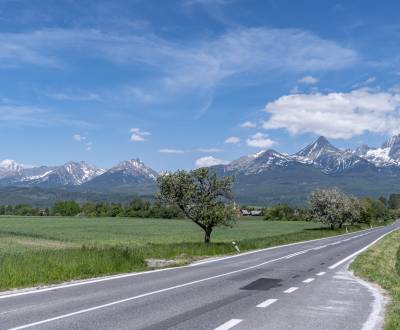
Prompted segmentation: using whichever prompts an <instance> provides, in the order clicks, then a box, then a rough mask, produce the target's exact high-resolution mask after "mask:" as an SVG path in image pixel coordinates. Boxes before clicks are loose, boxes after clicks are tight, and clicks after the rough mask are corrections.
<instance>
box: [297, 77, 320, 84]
mask: <svg viewBox="0 0 400 330" xmlns="http://www.w3.org/2000/svg"><path fill="white" fill-rule="evenodd" d="M318 81H319V80H318V78H315V77H313V76H304V77H303V78H301V79H299V80H298V82H299V83H301V84H307V85H314V84H316V83H317V82H318Z"/></svg>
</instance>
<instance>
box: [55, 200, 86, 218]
mask: <svg viewBox="0 0 400 330" xmlns="http://www.w3.org/2000/svg"><path fill="white" fill-rule="evenodd" d="M80 210H81V209H80V207H79V204H78V203H77V202H75V201H65V202H58V203H56V204H55V205H54V206H53V214H54V215H62V216H72V215H77V214H79V212H80Z"/></svg>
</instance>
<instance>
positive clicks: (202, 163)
mask: <svg viewBox="0 0 400 330" xmlns="http://www.w3.org/2000/svg"><path fill="white" fill-rule="evenodd" d="M226 164H229V162H228V161H227V160H223V159H219V158H215V157H213V156H205V157H201V158H199V159H197V160H196V166H197V167H208V166H214V165H226Z"/></svg>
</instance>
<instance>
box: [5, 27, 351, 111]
mask: <svg viewBox="0 0 400 330" xmlns="http://www.w3.org/2000/svg"><path fill="white" fill-rule="evenodd" d="M0 45H1V46H2V47H1V48H0V63H1V64H2V65H10V66H20V65H40V66H49V67H65V66H67V65H73V60H74V59H75V60H76V59H79V60H80V59H85V58H101V59H102V60H105V61H108V62H113V63H117V64H119V65H123V66H134V65H140V66H147V67H149V68H151V69H152V73H153V75H152V76H151V79H149V80H148V82H147V83H146V82H143V85H142V86H141V87H140V88H138V87H135V88H133V89H132V90H131V93H132V95H133V96H134V97H136V98H138V99H139V100H142V101H143V102H152V101H153V100H154V99H158V98H159V97H160V96H164V95H165V94H168V95H171V94H172V95H174V94H181V93H185V92H188V91H196V92H198V90H199V89H200V90H207V89H214V88H216V87H217V86H219V85H220V84H221V83H222V82H224V81H225V80H227V79H237V78H238V77H240V75H241V74H247V75H249V74H252V75H255V76H258V77H265V73H268V72H271V71H274V70H275V71H280V72H282V73H285V72H294V73H301V72H318V71H324V70H337V69H343V68H346V67H349V66H351V65H353V64H355V63H356V62H357V61H358V55H357V52H356V51H354V50H353V49H350V48H346V47H343V46H341V45H339V44H338V43H336V42H333V41H330V40H326V39H323V38H320V37H318V36H317V35H315V34H313V33H311V32H307V31H303V30H296V29H269V28H245V27H238V28H235V29H231V30H228V31H227V32H225V33H222V34H220V35H219V36H216V37H214V38H208V39H199V40H193V41H191V42H187V43H176V42H173V41H170V40H167V39H164V38H161V37H159V36H156V35H155V34H153V33H151V32H149V31H148V32H144V31H141V33H140V34H135V33H133V34H124V33H121V32H120V31H118V32H117V31H111V32H104V31H102V30H84V29H45V30H37V31H32V32H24V33H0ZM65 53H68V54H69V56H68V57H67V56H65ZM149 78H150V77H149ZM59 97H61V98H63V97H64V98H68V96H66V95H59ZM208 98H209V94H208ZM211 100H212V99H211ZM211 102H212V101H211ZM207 108H208V106H206V109H207ZM204 111H205V110H204Z"/></svg>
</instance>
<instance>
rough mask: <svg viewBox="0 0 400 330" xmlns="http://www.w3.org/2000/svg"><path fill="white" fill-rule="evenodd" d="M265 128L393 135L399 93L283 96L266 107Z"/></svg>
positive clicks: (348, 135)
mask: <svg viewBox="0 0 400 330" xmlns="http://www.w3.org/2000/svg"><path fill="white" fill-rule="evenodd" d="M265 111H266V112H267V113H268V114H269V115H270V117H269V119H267V120H266V121H265V122H264V124H263V127H264V128H265V129H279V128H284V129H287V130H288V132H289V133H290V134H294V135H295V134H301V133H315V134H318V135H324V136H326V137H330V138H343V139H349V138H351V137H353V136H357V135H361V134H363V133H366V132H373V133H389V134H396V133H398V132H399V127H400V94H399V93H394V92H390V91H389V92H382V91H371V90H368V89H358V90H353V91H351V92H348V93H336V92H335V93H328V94H320V93H317V94H297V95H286V96H282V97H280V98H278V99H277V100H275V101H273V102H270V103H268V104H267V105H266V107H265Z"/></svg>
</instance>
